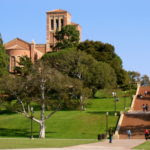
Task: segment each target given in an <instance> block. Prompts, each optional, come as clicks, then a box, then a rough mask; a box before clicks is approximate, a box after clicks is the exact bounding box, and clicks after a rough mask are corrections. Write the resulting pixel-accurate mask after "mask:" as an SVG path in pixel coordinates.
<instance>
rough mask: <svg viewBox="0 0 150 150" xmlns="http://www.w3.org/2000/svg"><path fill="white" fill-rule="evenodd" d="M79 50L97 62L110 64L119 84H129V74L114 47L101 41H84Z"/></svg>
mask: <svg viewBox="0 0 150 150" xmlns="http://www.w3.org/2000/svg"><path fill="white" fill-rule="evenodd" d="M78 49H79V50H81V51H84V52H86V53H88V54H90V55H92V56H93V57H94V58H95V59H96V60H97V61H102V62H105V63H108V64H109V65H110V66H111V67H112V68H113V69H114V71H115V73H116V76H117V84H119V85H121V86H124V85H126V84H128V80H129V79H128V75H127V72H126V71H125V70H124V69H123V68H122V60H121V58H120V57H119V56H118V55H117V54H116V53H115V49H114V46H112V45H111V44H108V43H102V42H99V41H88V40H86V41H84V42H81V43H80V44H79V46H78Z"/></svg>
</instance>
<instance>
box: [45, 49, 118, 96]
mask: <svg viewBox="0 0 150 150" xmlns="http://www.w3.org/2000/svg"><path fill="white" fill-rule="evenodd" d="M43 61H46V62H47V63H48V66H51V67H52V68H55V69H57V70H59V71H60V72H62V73H64V74H66V75H68V76H69V77H71V78H76V79H79V80H81V81H83V83H84V86H86V87H88V88H90V89H92V91H93V95H94V94H95V92H96V91H97V89H101V88H106V87H115V85H116V75H115V73H114V71H113V69H112V68H111V67H110V66H109V64H107V63H104V62H98V61H96V60H95V59H94V58H93V57H92V56H91V55H88V54H86V53H85V52H82V51H79V50H76V49H74V48H73V49H66V50H64V51H61V52H54V53H48V54H46V55H45V56H44V57H43Z"/></svg>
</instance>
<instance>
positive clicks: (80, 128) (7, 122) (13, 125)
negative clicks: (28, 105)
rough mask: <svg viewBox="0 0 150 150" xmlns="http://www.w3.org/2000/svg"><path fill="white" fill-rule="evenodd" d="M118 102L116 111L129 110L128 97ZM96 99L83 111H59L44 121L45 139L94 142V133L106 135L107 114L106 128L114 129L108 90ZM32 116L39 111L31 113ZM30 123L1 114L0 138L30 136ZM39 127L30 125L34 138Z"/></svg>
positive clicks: (95, 134)
mask: <svg viewBox="0 0 150 150" xmlns="http://www.w3.org/2000/svg"><path fill="white" fill-rule="evenodd" d="M118 93H119V94H118V95H119V97H120V100H119V101H118V102H117V111H121V110H124V104H125V102H126V106H127V107H129V106H130V104H131V98H130V97H126V98H124V97H122V96H123V95H124V93H123V92H121V91H118ZM96 96H97V98H95V99H90V100H89V101H88V103H89V105H88V106H87V109H86V110H85V111H59V112H57V113H56V114H54V115H53V116H52V117H51V118H50V119H49V120H47V121H46V137H48V138H57V139H96V138H97V134H99V133H105V132H106V112H109V116H108V126H109V127H116V123H117V121H118V118H119V117H118V116H115V115H114V114H115V112H114V99H113V98H112V96H111V92H110V91H109V92H108V91H104V90H103V91H100V92H98V93H97V95H96ZM34 115H35V116H37V115H39V112H38V111H36V112H35V113H34ZM30 128H31V121H30V120H29V119H26V118H25V117H23V116H22V115H21V114H14V113H8V114H7V113H3V114H0V137H30V135H31V134H30ZM38 129H39V126H38V124H37V123H35V122H34V123H33V132H34V133H33V135H34V137H38V131H39V130H38Z"/></svg>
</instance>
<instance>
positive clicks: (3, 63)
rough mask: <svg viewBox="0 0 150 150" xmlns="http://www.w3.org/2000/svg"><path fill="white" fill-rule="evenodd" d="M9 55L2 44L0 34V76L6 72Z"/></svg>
mask: <svg viewBox="0 0 150 150" xmlns="http://www.w3.org/2000/svg"><path fill="white" fill-rule="evenodd" d="M8 64H9V57H8V55H7V54H6V50H5V48H4V45H3V40H2V37H1V34H0V76H2V75H5V74H7V73H8Z"/></svg>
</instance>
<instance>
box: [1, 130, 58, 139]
mask: <svg viewBox="0 0 150 150" xmlns="http://www.w3.org/2000/svg"><path fill="white" fill-rule="evenodd" d="M54 133H56V132H50V131H48V132H46V134H54ZM0 136H1V137H29V138H30V137H31V131H30V130H29V129H7V128H0ZM33 136H34V137H35V138H38V137H39V132H33Z"/></svg>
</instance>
